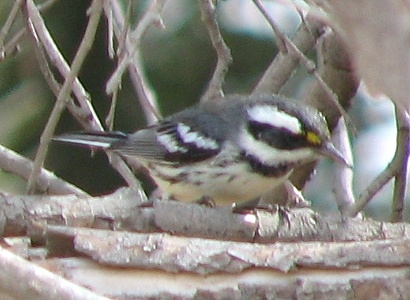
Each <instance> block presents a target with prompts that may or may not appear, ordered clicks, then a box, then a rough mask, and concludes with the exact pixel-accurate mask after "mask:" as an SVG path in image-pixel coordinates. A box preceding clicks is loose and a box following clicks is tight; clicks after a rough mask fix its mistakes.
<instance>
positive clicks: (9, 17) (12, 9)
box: [0, 0, 23, 56]
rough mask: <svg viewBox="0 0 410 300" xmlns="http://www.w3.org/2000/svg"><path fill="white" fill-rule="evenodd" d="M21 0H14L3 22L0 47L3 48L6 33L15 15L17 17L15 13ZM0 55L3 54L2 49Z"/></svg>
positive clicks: (0, 31)
mask: <svg viewBox="0 0 410 300" xmlns="http://www.w3.org/2000/svg"><path fill="white" fill-rule="evenodd" d="M22 1H23V0H17V1H15V2H14V5H13V7H12V8H11V11H10V13H9V16H8V18H7V20H6V22H5V23H4V25H3V27H2V28H1V30H0V49H3V47H4V40H5V39H6V36H7V34H8V33H9V31H10V29H11V26H12V25H13V23H14V21H15V19H16V17H17V13H18V11H19V8H20V5H21V2H22ZM1 56H3V51H1Z"/></svg>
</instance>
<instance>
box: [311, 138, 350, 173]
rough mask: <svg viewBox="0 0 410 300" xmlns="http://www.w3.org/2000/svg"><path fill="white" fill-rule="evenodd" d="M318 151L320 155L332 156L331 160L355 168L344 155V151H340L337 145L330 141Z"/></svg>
mask: <svg viewBox="0 0 410 300" xmlns="http://www.w3.org/2000/svg"><path fill="white" fill-rule="evenodd" d="M318 153H319V154H320V155H323V156H325V157H328V158H330V159H331V160H333V161H335V162H337V163H340V164H342V165H345V166H346V167H348V168H350V169H352V168H353V166H352V164H351V163H350V162H348V161H347V160H346V158H344V157H343V155H342V153H340V151H339V150H337V149H336V148H335V146H334V145H333V144H332V143H330V142H327V143H325V144H324V145H322V147H321V148H320V149H318Z"/></svg>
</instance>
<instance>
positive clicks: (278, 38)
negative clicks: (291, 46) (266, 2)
mask: <svg viewBox="0 0 410 300" xmlns="http://www.w3.org/2000/svg"><path fill="white" fill-rule="evenodd" d="M252 1H253V3H254V4H255V6H256V7H257V8H258V9H259V11H260V12H261V13H262V15H263V16H264V18H265V19H266V21H267V22H268V23H269V25H270V27H271V28H272V30H273V32H274V33H275V43H276V45H277V47H278V49H279V51H280V52H282V53H288V48H287V46H286V39H288V37H287V36H286V35H284V34H283V33H282V31H281V30H280V29H279V26H278V24H276V22H275V20H273V18H271V16H270V15H269V13H268V11H267V10H266V9H265V7H264V6H263V5H262V3H261V2H260V1H259V0H252Z"/></svg>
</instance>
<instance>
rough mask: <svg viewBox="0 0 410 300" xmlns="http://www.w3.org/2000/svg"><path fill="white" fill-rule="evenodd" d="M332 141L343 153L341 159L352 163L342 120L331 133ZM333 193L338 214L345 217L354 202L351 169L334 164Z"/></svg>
mask: <svg viewBox="0 0 410 300" xmlns="http://www.w3.org/2000/svg"><path fill="white" fill-rule="evenodd" d="M333 141H334V145H335V146H336V148H337V149H339V151H340V152H341V153H343V157H344V158H345V159H346V160H347V161H349V162H352V161H353V154H352V149H351V145H350V141H349V135H348V133H347V128H346V124H345V122H344V120H343V119H340V120H339V124H338V125H337V126H336V128H335V129H334V131H333ZM333 192H334V194H335V196H336V203H337V207H338V209H339V212H340V214H341V215H342V216H347V215H348V212H349V208H350V207H351V206H352V205H353V203H354V202H355V201H356V200H355V196H354V194H353V170H352V169H351V168H348V167H346V166H344V165H342V164H334V182H333Z"/></svg>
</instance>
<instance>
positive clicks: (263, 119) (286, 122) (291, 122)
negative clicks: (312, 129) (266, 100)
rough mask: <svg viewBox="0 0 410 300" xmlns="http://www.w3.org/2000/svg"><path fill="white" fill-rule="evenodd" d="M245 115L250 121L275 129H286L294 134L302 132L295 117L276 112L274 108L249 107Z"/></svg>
mask: <svg viewBox="0 0 410 300" xmlns="http://www.w3.org/2000/svg"><path fill="white" fill-rule="evenodd" d="M247 113H248V116H249V119H250V120H253V121H256V122H259V123H264V124H269V125H272V126H274V127H277V128H286V129H288V130H289V131H291V132H293V133H296V134H298V133H301V132H302V126H301V124H300V122H299V120H298V119H297V118H296V117H294V116H291V115H289V114H287V113H285V112H283V111H280V110H278V108H277V107H275V106H270V105H255V106H252V107H250V108H249V109H248V110H247Z"/></svg>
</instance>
